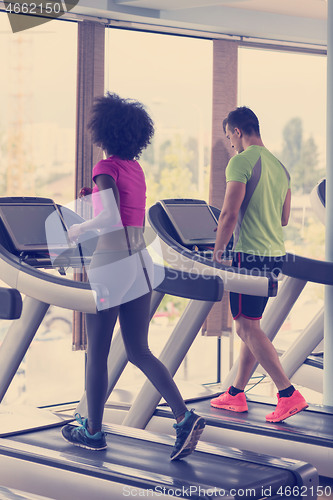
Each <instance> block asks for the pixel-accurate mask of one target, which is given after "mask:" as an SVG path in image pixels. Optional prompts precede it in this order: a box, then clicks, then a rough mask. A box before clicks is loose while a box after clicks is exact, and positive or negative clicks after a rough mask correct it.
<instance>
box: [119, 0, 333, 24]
mask: <svg viewBox="0 0 333 500" xmlns="http://www.w3.org/2000/svg"><path fill="white" fill-rule="evenodd" d="M114 3H115V4H118V5H127V6H133V7H140V8H148V9H157V10H166V11H168V10H183V9H193V8H195V7H203V8H205V7H206V8H207V7H212V6H229V7H234V8H238V9H250V10H255V11H262V12H271V13H275V14H288V15H292V16H302V17H311V18H317V19H325V18H326V14H327V2H326V0H115V1H114Z"/></svg>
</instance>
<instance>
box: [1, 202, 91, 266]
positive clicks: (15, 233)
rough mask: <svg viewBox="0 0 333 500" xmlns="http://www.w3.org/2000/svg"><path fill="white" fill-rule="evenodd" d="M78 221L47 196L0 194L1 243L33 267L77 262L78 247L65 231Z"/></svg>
mask: <svg viewBox="0 0 333 500" xmlns="http://www.w3.org/2000/svg"><path fill="white" fill-rule="evenodd" d="M82 221H83V219H82V218H81V217H80V216H79V215H77V214H76V213H75V212H72V211H71V210H69V209H66V208H65V207H60V206H58V205H57V204H56V203H55V202H54V201H53V200H51V199H49V198H35V197H6V198H0V240H1V244H2V246H3V247H4V248H5V249H6V250H7V251H9V252H10V253H11V254H13V255H16V256H17V257H19V259H20V261H21V262H25V263H27V264H29V265H31V266H33V267H41V268H63V267H69V266H71V267H78V266H81V264H82V262H81V260H82V250H81V248H80V245H76V244H73V243H72V242H70V240H69V238H68V233H67V231H68V228H69V227H70V226H71V225H72V224H74V223H80V222H82ZM85 254H86V253H85Z"/></svg>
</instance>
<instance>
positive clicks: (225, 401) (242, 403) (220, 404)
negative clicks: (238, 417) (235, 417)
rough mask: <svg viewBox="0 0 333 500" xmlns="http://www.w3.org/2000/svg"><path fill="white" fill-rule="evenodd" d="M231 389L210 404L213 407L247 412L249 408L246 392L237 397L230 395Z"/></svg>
mask: <svg viewBox="0 0 333 500" xmlns="http://www.w3.org/2000/svg"><path fill="white" fill-rule="evenodd" d="M229 389H230V387H229ZM229 389H228V390H227V391H226V392H223V393H222V394H220V396H219V397H218V398H214V399H212V400H211V402H210V404H211V406H214V408H222V409H224V410H231V411H237V412H242V411H247V410H248V408H247V402H246V397H245V394H244V392H240V393H239V394H237V396H232V395H231V394H229Z"/></svg>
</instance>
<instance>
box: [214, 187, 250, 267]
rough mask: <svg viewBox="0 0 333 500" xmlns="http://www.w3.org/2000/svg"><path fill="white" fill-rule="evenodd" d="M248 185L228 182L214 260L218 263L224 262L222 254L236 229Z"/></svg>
mask: <svg viewBox="0 0 333 500" xmlns="http://www.w3.org/2000/svg"><path fill="white" fill-rule="evenodd" d="M245 191H246V184H244V183H243V182H237V181H230V182H227V188H226V192H225V197H224V202H223V206H222V210H221V214H220V217H219V221H218V226H217V233H216V242H215V248H214V254H213V259H214V260H215V261H217V262H221V261H222V254H223V252H224V251H225V249H226V246H227V244H228V243H229V240H230V238H231V236H232V233H233V231H234V229H235V226H236V222H237V218H238V212H239V210H240V207H241V205H242V202H243V200H244V196H245Z"/></svg>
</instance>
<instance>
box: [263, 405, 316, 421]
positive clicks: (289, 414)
mask: <svg viewBox="0 0 333 500" xmlns="http://www.w3.org/2000/svg"><path fill="white" fill-rule="evenodd" d="M308 406H309V405H308V404H305V405H303V406H301V407H299V406H294V407H293V408H291V409H289V410H288V411H287V412H286V413H284V414H283V415H282V416H281V417H278V418H267V417H266V422H282V421H283V420H286V419H287V418H289V417H292V416H293V415H296V413H299V412H301V411H303V410H305V409H306V408H308Z"/></svg>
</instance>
